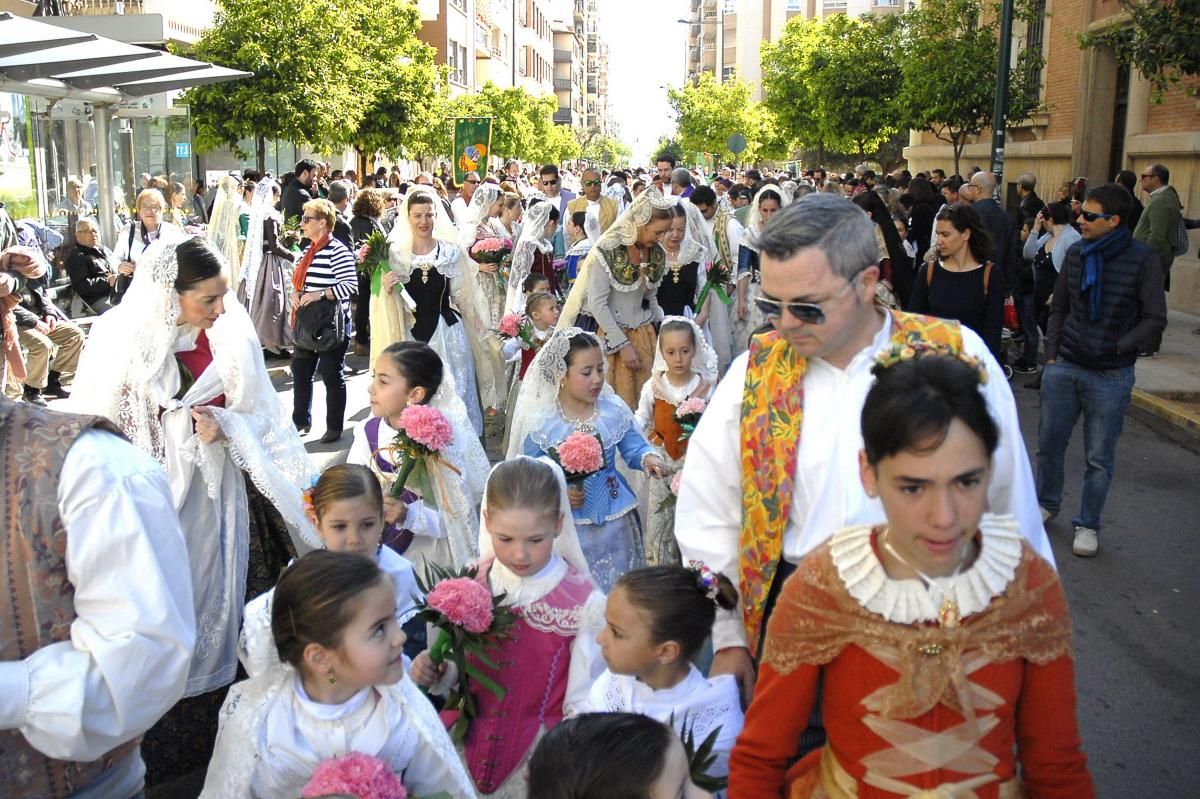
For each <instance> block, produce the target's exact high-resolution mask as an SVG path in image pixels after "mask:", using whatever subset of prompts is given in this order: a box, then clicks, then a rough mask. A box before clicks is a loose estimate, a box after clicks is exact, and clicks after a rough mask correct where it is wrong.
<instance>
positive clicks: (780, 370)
mask: <svg viewBox="0 0 1200 799" xmlns="http://www.w3.org/2000/svg"><path fill="white" fill-rule="evenodd" d="M889 313H891V315H892V337H891V343H892V344H904V343H909V342H913V341H925V342H930V343H933V344H938V345H942V346H947V347H952V348H954V349H961V348H962V331H961V329H960V328H959V324H958V323H957V322H952V321H948V320H945V319H936V318H934V317H931V316H919V315H917V314H909V313H903V312H901V311H889ZM749 357H750V361H749V363H748V364H747V365H746V383H745V387H744V388H743V390H742V421H741V459H742V532H741V538H740V541H739V543H740V545H741V547H740V549H741V575H740V580H739V585H738V589H739V591H740V593H741V599H742V614H743V620H744V622H745V624H746V635H747V637H748V639H749V641H750V651H751V652H752V653H753V652H757V651H758V640H759V636H760V635H761V633H762V623H763V611H764V609H765V607H766V603H767V594H768V593H769V592H770V590H771V583H772V581H773V580H774V579H775V572H776V570H777V569H778V567H779V558H780V557H781V555H782V554H783V531H784V530H785V529H787V522H788V514H789V513H790V512H791V508H792V488H793V485H794V480H795V474H796V452H797V450H798V449H799V447H800V433H801V427H802V421H803V417H804V372H805V371H806V369H807V368H808V363H807V361H805V359H804V358H801V357H799V356H797V355H796V353H795V351H794V350H793V349H792V348H791V346H790V345H789V344H788V343H787V341H785V340H784V339H782V338H781V337H780V336H779V333H778V332H776V331H774V330H771V331H769V332H766V333H760V334H758V335H757V336H754V337H753V338H751V339H750V356H749ZM830 532H832V531H830Z"/></svg>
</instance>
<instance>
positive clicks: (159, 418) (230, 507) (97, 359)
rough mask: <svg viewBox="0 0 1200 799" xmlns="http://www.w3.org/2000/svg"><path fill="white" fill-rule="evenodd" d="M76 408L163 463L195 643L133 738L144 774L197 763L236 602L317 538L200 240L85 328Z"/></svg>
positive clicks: (250, 329)
mask: <svg viewBox="0 0 1200 799" xmlns="http://www.w3.org/2000/svg"><path fill="white" fill-rule="evenodd" d="M75 380H76V385H77V386H78V387H79V389H80V390H78V391H76V392H75V393H74V397H73V399H72V403H73V404H74V406H75V407H76V409H78V410H80V411H83V412H86V413H95V414H99V415H102V416H105V417H107V418H109V419H111V420H112V421H113V422H114V423H115V424H116V425H117V426H118V427H120V429H121V431H122V432H123V433H124V434H125V435H126V436H128V437H129V439H130V440H131V441H132V442H133V443H134V444H136V445H137V446H138V447H140V448H141V449H143V450H144V451H146V452H148V453H149V454H151V455H153V456H154V457H155V458H156V459H157V460H159V461H160V462H161V463H162V464H163V466H164V467H165V469H166V473H167V477H168V479H169V481H170V483H171V489H172V494H173V496H174V499H175V507H176V510H178V512H179V519H180V522H181V524H182V526H183V532H184V536H185V539H186V543H187V550H188V561H189V564H188V565H189V568H190V571H191V577H192V594H193V602H194V607H195V614H196V649H195V652H194V654H193V658H192V667H191V672H190V674H189V677H188V682H187V688H186V691H185V693H184V696H185V697H189V698H188V699H186V700H184V701H183V702H181V703H180V704H179V705H177V706H176V708H175V709H174V710H172V711H171V712H170V713H168V714H167V715H166V716H165V717H164V719H163V720H162V721H160V722H159V724H158V725H156V726H155V727H154V728H153V729H152V730H151V731H150V732H149V733H148V734H147V735H146V738H145V740H144V741H143V743H142V750H143V753H144V754H145V759H146V763H147V766H148V769H149V771H148V779H147V781H148V783H149V784H154V783H157V782H161V781H163V779H165V778H167V777H172V776H177V775H179V774H185V773H187V772H189V771H192V770H194V769H197V768H200V767H201V766H203V765H204V763H205V762H207V759H208V755H209V754H210V753H211V751H212V742H213V739H214V738H215V736H216V731H217V711H218V710H219V708H220V705H221V700H222V699H223V697H224V695H225V689H226V688H227V687H228V685H229V684H230V683H231V682H232V681H233V678H234V672H235V670H236V668H237V655H236V653H237V637H238V628H239V626H240V620H241V610H242V607H243V605H244V604H245V603H246V601H247V600H249V599H252V598H253V597H255V596H257V595H258V594H260V593H262V592H263V591H266V590H267V589H269V588H270V587H271V586H272V585H273V584H274V582H275V579H276V577H277V576H278V575H279V572H280V571H281V570H282V569H283V568H284V567H285V566H286V565H287V563H288V561H289V560H291V559H292V558H293V557H295V555H296V553H297V551H300V550H305V549H309V548H315V547H316V546H318V545H319V543H320V542H319V539H318V538H317V536H316V534H315V532H314V531H313V529H312V527H311V525H310V523H309V521H308V519H307V518H306V517H305V514H304V506H303V502H302V498H301V492H302V490H303V488H304V487H305V486H306V485H307V483H308V481H309V479H310V476H311V475H312V473H313V469H312V466H311V464H310V462H309V459H308V456H307V454H306V453H305V451H304V447H303V445H302V444H301V442H300V438H299V437H298V436H297V435H296V430H295V428H293V427H292V425H291V424H289V420H288V416H287V412H286V411H285V410H284V408H283V406H282V404H281V403H280V401H279V397H278V395H277V394H276V393H275V389H274V387H273V386H272V385H271V380H270V378H269V377H268V376H267V372H266V369H265V367H264V365H263V359H262V354H261V350H260V348H259V342H258V336H257V335H256V334H255V331H254V326H253V323H252V322H251V321H250V317H249V315H247V313H246V311H245V309H244V308H243V307H242V305H241V304H240V303H239V302H237V300H236V298H235V297H234V295H233V293H232V292H231V291H230V290H229V278H228V266H227V265H226V264H225V262H224V259H223V257H222V256H221V255H220V253H218V252H217V251H216V250H215V249H214V248H213V247H212V246H211V244H209V243H208V242H207V241H206V240H204V239H202V238H188V239H186V240H184V241H182V242H180V241H178V240H175V241H163V242H158V243H156V244H154V245H153V246H151V248H150V249H149V250H147V251H146V252H145V253H144V254H143V256H142V260H141V263H140V264H139V267H138V271H137V275H136V277H135V278H134V282H133V285H132V286H131V288H130V290H129V293H128V295H127V296H126V298H125V301H124V302H122V303H121V305H120V306H119V307H118V308H115V309H113V310H111V311H109V312H108V313H106V314H104V315H103V316H102V317H101V318H99V319H97V320H96V323H95V324H94V325H93V326H92V330H91V334H90V336H89V339H88V344H87V347H86V348H85V350H84V353H83V357H82V359H81V360H80V364H79V370H78V372H76V375H75Z"/></svg>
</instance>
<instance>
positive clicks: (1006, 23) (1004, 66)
mask: <svg viewBox="0 0 1200 799" xmlns="http://www.w3.org/2000/svg"><path fill="white" fill-rule="evenodd" d="M1012 24H1013V0H1003V3H1002V4H1001V6H1000V41H999V48H998V49H999V51H1000V52H999V56H1000V57H999V59H998V61H999V63H998V64H997V66H996V105H995V107H994V109H993V111H992V174H993V175H995V176H996V190H997V191H999V190H1000V189H999V187H1000V185H1001V183H1002V180H1003V175H1004V133H1005V129H1006V128H1007V127H1008V72H1009V68H1010V66H1011V60H1012Z"/></svg>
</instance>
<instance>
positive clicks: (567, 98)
mask: <svg viewBox="0 0 1200 799" xmlns="http://www.w3.org/2000/svg"><path fill="white" fill-rule="evenodd" d="M552 10H553V14H554V18H553V22H552V23H551V28H552V30H553V34H554V95H555V97H556V98H557V100H558V108H557V110H555V112H554V122H555V124H558V125H570V126H571V127H572V128H574V129H575V130H580V131H581V130H583V129H584V123H585V121H586V118H587V55H586V49H585V48H586V41H587V33H586V30H585V24H584V23H585V20H586V16H587V4H586V1H585V0H555V2H554V6H553V9H552Z"/></svg>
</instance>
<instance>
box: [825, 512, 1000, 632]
mask: <svg viewBox="0 0 1200 799" xmlns="http://www.w3.org/2000/svg"><path fill="white" fill-rule="evenodd" d="M979 531H980V548H979V557H978V558H976V559H975V562H974V563H973V564H972V565H971V567H970V568H969V569H967V570H966V571H964V572H962V573H960V574H957V575H955V576H953V577H940V578H934V581H933V584H932V585H930V586H926V585H925V583H924V582H922V581H921V580H917V579H911V580H894V579H892V578H891V577H888V576H887V572H885V571H884V568H883V564H882V563H881V562H880V560H879V556H878V555H877V554H876V553H875V549H874V546H873V543H872V541H873V533H874V529H873V528H872V527H870V526H861V527H850V528H847V529H845V530H841V531H839V532H838V533H835V534H834V536H833V537H832V538H831V539H830V543H829V547H830V555H831V556H832V558H833V565H834V567H835V568H836V569H837V571H838V576H840V577H841V579H842V582H843V583H844V584H845V586H846V590H847V591H848V592H849V593H850V596H852V597H854V599H855V600H856V601H857V602H858V603H859V604H860V605H862V606H863V607H864V608H866V609H867V610H869V611H871V612H872V613H877V614H879V615H880V616H883V617H884V618H885V619H887V620H888V621H890V622H894V623H896V624H919V623H924V622H936V621H937V620H938V611H939V609H940V608H941V605H942V602H943V601H944V600H945V599H947V598H949V599H952V600H954V602H955V603H956V604H957V605H958V611H959V614H960V615H961V617H962V618H966V617H967V616H970V615H972V614H974V613H980V612H981V611H983V610H985V609H986V608H987V606H988V605H989V604H990V603H991V601H992V600H993V599H995V598H996V597H997V596H999V595H1000V594H1002V593H1004V589H1005V588H1007V587H1008V584H1009V583H1010V582H1012V579H1013V577H1014V576H1015V574H1016V571H1017V565H1018V564H1019V563H1020V562H1021V540H1022V536H1021V531H1020V529H1019V528H1018V526H1017V522H1016V519H1014V518H1013V517H1012V516H996V515H993V514H990V513H989V514H986V515H984V517H983V519H982V520H980V523H979Z"/></svg>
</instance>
